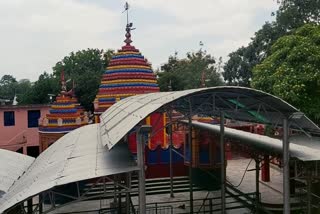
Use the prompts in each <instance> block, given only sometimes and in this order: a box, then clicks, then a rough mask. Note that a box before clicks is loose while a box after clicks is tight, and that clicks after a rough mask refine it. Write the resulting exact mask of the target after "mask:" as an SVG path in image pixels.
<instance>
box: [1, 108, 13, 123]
mask: <svg viewBox="0 0 320 214" xmlns="http://www.w3.org/2000/svg"><path fill="white" fill-rule="evenodd" d="M3 118H4V126H14V124H15V122H14V111H5V112H4V113H3Z"/></svg>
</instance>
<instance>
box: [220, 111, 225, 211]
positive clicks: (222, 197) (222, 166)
mask: <svg viewBox="0 0 320 214" xmlns="http://www.w3.org/2000/svg"><path fill="white" fill-rule="evenodd" d="M224 146H225V144H224V112H223V111H221V112H220V158H221V213H222V214H225V213H226V163H225V147H224Z"/></svg>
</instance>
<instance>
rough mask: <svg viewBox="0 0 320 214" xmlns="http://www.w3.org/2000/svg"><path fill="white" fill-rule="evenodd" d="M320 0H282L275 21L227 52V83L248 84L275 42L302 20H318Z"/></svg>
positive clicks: (225, 67) (302, 22)
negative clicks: (246, 43)
mask: <svg viewBox="0 0 320 214" xmlns="http://www.w3.org/2000/svg"><path fill="white" fill-rule="evenodd" d="M319 12H320V0H303V1H301V0H283V1H280V2H279V9H278V10H277V11H276V12H275V13H273V15H275V16H276V19H275V21H273V22H266V23H265V24H264V25H263V26H262V28H261V29H260V30H258V31H257V32H256V33H255V35H254V37H253V38H251V42H250V43H249V44H248V46H246V47H240V48H239V49H238V50H236V51H234V52H232V53H230V54H229V60H228V61H227V62H226V64H225V66H224V72H223V77H224V79H225V80H226V81H227V84H229V85H241V86H250V81H251V77H252V69H253V68H254V67H255V66H256V65H257V64H259V63H261V62H262V61H263V60H264V59H265V58H266V57H267V56H269V55H270V49H271V46H272V45H273V44H274V42H275V41H276V40H277V39H278V38H280V37H282V36H284V35H288V34H290V32H291V31H292V30H294V29H296V28H298V27H300V26H302V25H303V24H305V23H316V24H319V22H320V13H319Z"/></svg>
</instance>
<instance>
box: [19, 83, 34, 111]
mask: <svg viewBox="0 0 320 214" xmlns="http://www.w3.org/2000/svg"><path fill="white" fill-rule="evenodd" d="M31 90H32V84H31V82H30V80H29V79H21V80H19V81H18V84H17V86H16V95H17V101H18V104H19V105H20V104H28V103H24V102H23V100H25V98H26V97H27V94H28V93H30V91H31Z"/></svg>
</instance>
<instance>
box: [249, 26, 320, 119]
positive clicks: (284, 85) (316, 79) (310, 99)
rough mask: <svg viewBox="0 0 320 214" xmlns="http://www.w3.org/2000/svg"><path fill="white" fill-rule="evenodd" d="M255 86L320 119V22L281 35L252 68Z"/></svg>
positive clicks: (253, 84)
mask: <svg viewBox="0 0 320 214" xmlns="http://www.w3.org/2000/svg"><path fill="white" fill-rule="evenodd" d="M251 85H252V87H254V88H257V89H261V90H264V91H267V92H269V93H272V94H275V95H277V96H279V97H281V98H283V99H284V100H286V101H288V102H289V103H291V104H293V105H294V106H296V107H298V108H300V109H301V111H303V112H305V113H306V114H307V115H308V116H310V117H311V118H312V119H314V120H315V121H317V122H318V123H319V121H320V111H319V106H320V26H317V25H312V24H306V25H304V26H303V27H300V28H298V29H297V30H295V31H294V33H293V34H292V35H288V36H284V37H281V38H279V39H278V40H277V41H276V42H275V44H274V45H273V46H272V48H271V50H270V55H269V56H268V57H267V58H266V59H265V60H264V61H263V62H262V63H261V64H259V65H257V66H256V67H255V68H254V69H253V79H252V83H251Z"/></svg>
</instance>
